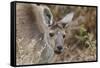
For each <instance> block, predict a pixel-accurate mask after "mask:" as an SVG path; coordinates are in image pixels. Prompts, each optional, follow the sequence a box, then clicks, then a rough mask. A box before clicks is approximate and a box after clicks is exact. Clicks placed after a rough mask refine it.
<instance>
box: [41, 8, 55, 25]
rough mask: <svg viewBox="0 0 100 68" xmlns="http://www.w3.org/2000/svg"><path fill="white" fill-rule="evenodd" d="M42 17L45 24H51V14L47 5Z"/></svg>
mask: <svg viewBox="0 0 100 68" xmlns="http://www.w3.org/2000/svg"><path fill="white" fill-rule="evenodd" d="M43 13H44V19H45V24H46V25H48V26H51V25H52V24H53V15H52V13H51V11H50V9H49V8H48V7H45V8H44V12H43Z"/></svg>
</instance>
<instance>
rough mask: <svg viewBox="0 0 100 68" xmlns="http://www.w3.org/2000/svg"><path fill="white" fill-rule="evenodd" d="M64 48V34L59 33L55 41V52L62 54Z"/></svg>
mask: <svg viewBox="0 0 100 68" xmlns="http://www.w3.org/2000/svg"><path fill="white" fill-rule="evenodd" d="M63 46H64V39H63V34H62V33H61V32H57V34H56V39H55V52H56V53H62V52H63V50H64V48H63Z"/></svg>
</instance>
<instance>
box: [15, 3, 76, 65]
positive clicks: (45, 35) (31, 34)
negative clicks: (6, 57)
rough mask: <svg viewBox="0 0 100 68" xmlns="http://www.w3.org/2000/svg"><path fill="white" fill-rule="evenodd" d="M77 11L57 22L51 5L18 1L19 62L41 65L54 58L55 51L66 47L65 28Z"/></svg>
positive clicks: (17, 33) (20, 63)
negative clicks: (50, 7)
mask: <svg viewBox="0 0 100 68" xmlns="http://www.w3.org/2000/svg"><path fill="white" fill-rule="evenodd" d="M73 16H74V13H73V12H71V13H69V14H67V15H66V16H65V17H64V18H62V19H61V20H59V21H58V22H53V14H52V13H51V11H50V9H49V7H47V6H45V5H37V4H24V3H17V4H16V25H17V26H16V41H17V46H16V48H17V49H16V52H17V53H16V58H17V61H16V62H17V65H24V64H39V63H40V64H41V63H49V62H50V61H52V58H53V55H54V53H62V52H63V50H64V48H63V45H64V37H65V31H64V28H65V27H67V25H68V23H69V22H71V21H72V18H73Z"/></svg>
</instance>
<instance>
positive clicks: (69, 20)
mask: <svg viewBox="0 0 100 68" xmlns="http://www.w3.org/2000/svg"><path fill="white" fill-rule="evenodd" d="M73 16H74V12H71V13H69V14H67V15H66V16H65V17H64V18H63V19H61V20H60V21H59V22H60V23H64V24H67V23H69V22H71V21H72V19H73Z"/></svg>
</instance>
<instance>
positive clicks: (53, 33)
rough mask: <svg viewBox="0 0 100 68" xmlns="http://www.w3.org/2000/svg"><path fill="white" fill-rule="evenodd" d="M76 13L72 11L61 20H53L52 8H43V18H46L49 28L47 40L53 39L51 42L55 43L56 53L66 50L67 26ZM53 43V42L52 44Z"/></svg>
mask: <svg viewBox="0 0 100 68" xmlns="http://www.w3.org/2000/svg"><path fill="white" fill-rule="evenodd" d="M73 16H74V13H73V12H71V13H69V14H67V15H65V17H64V18H62V19H61V20H59V21H58V22H53V14H52V13H51V11H50V9H49V8H48V7H47V6H46V7H44V9H43V18H44V20H45V22H44V23H45V25H46V26H47V27H48V28H49V29H48V32H47V36H46V40H48V39H50V40H51V39H53V41H51V42H49V43H53V44H54V47H53V48H54V51H55V52H56V53H62V52H63V50H64V47H63V46H64V40H65V36H66V33H65V27H66V26H67V25H68V23H70V22H71V21H72V18H73ZM50 45H52V44H50Z"/></svg>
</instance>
